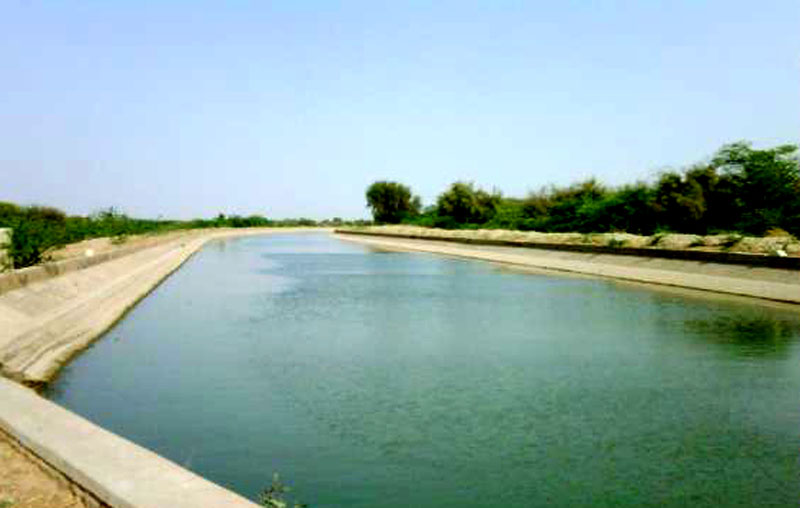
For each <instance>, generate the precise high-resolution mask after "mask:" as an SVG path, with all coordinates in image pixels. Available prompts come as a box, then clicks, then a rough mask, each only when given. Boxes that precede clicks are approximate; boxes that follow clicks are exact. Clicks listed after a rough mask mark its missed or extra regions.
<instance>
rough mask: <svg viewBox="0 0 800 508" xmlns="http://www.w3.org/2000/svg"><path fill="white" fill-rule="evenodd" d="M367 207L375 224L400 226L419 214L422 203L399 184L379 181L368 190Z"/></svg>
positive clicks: (407, 188) (408, 189) (409, 190)
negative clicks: (399, 224)
mask: <svg viewBox="0 0 800 508" xmlns="http://www.w3.org/2000/svg"><path fill="white" fill-rule="evenodd" d="M366 197H367V206H368V207H369V208H371V209H372V217H373V218H374V219H375V222H378V223H384V224H398V223H400V222H402V221H403V220H406V219H408V218H411V217H414V216H416V215H418V214H419V211H420V208H422V201H421V200H420V198H419V196H414V195H413V194H412V193H411V189H410V188H409V187H407V186H405V185H403V184H401V183H398V182H387V181H379V182H374V183H373V184H372V185H370V186H369V187H368V188H367V193H366Z"/></svg>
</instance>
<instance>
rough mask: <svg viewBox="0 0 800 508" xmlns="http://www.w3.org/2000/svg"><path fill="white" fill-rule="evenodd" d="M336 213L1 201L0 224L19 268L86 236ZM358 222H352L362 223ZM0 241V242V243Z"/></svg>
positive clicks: (288, 222) (260, 223) (306, 222)
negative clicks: (91, 208)
mask: <svg viewBox="0 0 800 508" xmlns="http://www.w3.org/2000/svg"><path fill="white" fill-rule="evenodd" d="M346 223H348V224H353V222H345V221H343V220H342V219H340V218H335V219H333V220H331V221H322V222H317V221H315V220H313V219H306V218H300V219H285V220H271V219H267V218H266V217H263V216H261V215H250V216H247V217H242V216H238V215H232V216H226V215H224V214H219V215H218V216H217V217H215V218H213V219H195V220H190V221H177V220H153V219H135V218H132V217H128V216H127V215H125V214H124V213H121V212H119V211H118V210H116V209H114V208H109V209H107V210H103V211H100V212H97V213H94V214H92V215H90V216H88V217H81V216H68V215H67V214H65V213H64V212H62V211H61V210H58V209H56V208H51V207H44V206H19V205H16V204H14V203H6V202H0V228H11V230H12V233H11V244H10V245H8V246H6V248H7V249H8V252H9V254H10V256H11V259H12V260H13V264H14V267H16V268H23V267H26V266H31V265H35V264H37V263H40V262H42V261H46V260H47V253H48V252H49V251H50V250H52V249H55V248H58V247H61V246H63V245H66V244H69V243H74V242H79V241H82V240H86V239H89V238H98V237H110V238H112V243H115V244H121V243H124V242H125V240H126V239H127V238H128V237H129V236H131V235H141V234H146V233H164V232H168V231H175V230H185V229H198V228H221V227H229V228H246V227H298V226H338V225H344V224H346ZM363 223H364V222H363V221H357V222H356V224H363ZM2 247H3V246H0V248H2Z"/></svg>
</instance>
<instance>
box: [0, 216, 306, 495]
mask: <svg viewBox="0 0 800 508" xmlns="http://www.w3.org/2000/svg"><path fill="white" fill-rule="evenodd" d="M298 231H304V232H307V231H313V230H309V229H298V230H294V229H286V228H281V229H252V230H226V231H210V232H209V231H206V232H201V233H193V234H187V235H182V236H180V237H178V238H171V239H168V240H167V241H163V242H161V243H158V242H154V244H153V245H149V244H148V245H147V246H146V247H144V248H134V249H127V250H122V249H121V250H120V251H117V252H116V253H114V254H111V255H109V256H107V258H105V259H102V260H101V262H98V261H97V260H96V259H92V260H90V261H88V262H87V260H84V259H77V260H69V261H64V262H61V263H59V264H57V266H56V267H50V268H49V269H48V268H46V267H45V268H40V269H39V270H38V271H28V273H27V274H23V276H22V277H16V278H15V274H13V273H11V274H4V276H7V277H8V278H7V279H6V280H7V281H8V280H11V279H13V280H12V282H10V283H8V284H7V286H5V291H4V292H1V293H0V372H2V374H3V375H4V376H5V377H6V378H9V379H3V378H0V431H2V432H0V438H2V437H3V433H5V434H6V437H8V438H10V440H12V441H14V442H15V443H17V444H18V445H19V446H21V447H23V448H24V449H25V450H27V451H28V452H29V453H31V454H32V455H34V456H35V457H38V459H40V460H41V461H43V462H44V463H45V464H46V465H48V467H51V468H53V469H55V470H56V471H58V472H59V474H62V475H63V476H64V477H66V478H67V479H68V480H69V481H72V482H74V483H75V484H76V485H77V486H78V487H79V489H80V490H82V491H85V492H86V493H88V494H87V495H88V496H89V497H92V498H94V499H95V500H97V501H98V505H101V506H102V505H108V506H112V507H115V508H116V507H126V508H127V507H130V508H134V507H135V508H144V507H153V508H155V507H164V506H171V507H187V508H188V507H197V506H231V507H242V508H244V507H254V506H256V505H255V504H254V503H252V502H250V501H249V500H247V499H245V498H243V497H241V496H239V495H237V494H234V493H232V492H230V491H228V490H226V489H224V488H222V487H220V486H218V485H215V484H213V483H211V482H209V481H208V480H205V479H203V478H201V477H199V476H197V475H195V474H193V473H191V472H189V471H187V470H185V469H183V468H182V467H180V466H178V465H176V464H174V463H172V462H170V461H168V460H166V459H164V458H162V457H159V456H158V455H156V454H154V453H152V452H150V451H148V450H145V449H144V448H142V447H139V446H137V445H135V444H134V443H131V442H129V441H127V440H125V439H123V438H121V437H119V436H116V435H114V434H112V433H110V432H108V431H105V430H104V429H102V428H100V427H98V426H96V425H94V424H92V423H91V422H89V421H87V420H85V419H83V418H81V417H79V416H77V415H75V414H73V413H71V412H69V411H67V410H65V409H63V408H61V407H59V406H58V405H56V404H53V403H52V402H50V401H48V400H46V399H44V398H42V397H40V396H38V395H37V394H36V392H35V391H33V390H32V389H30V388H29V387H40V386H42V385H44V384H45V383H47V382H48V381H49V380H50V379H51V378H52V377H53V376H54V375H55V374H56V373H57V371H58V369H59V368H61V366H63V365H64V364H65V363H66V362H68V361H69V360H70V359H71V358H72V357H73V356H75V355H76V354H78V353H79V352H80V351H82V350H83V349H85V348H86V347H88V346H89V345H90V344H91V343H92V342H93V341H94V340H96V339H97V338H98V337H99V336H100V335H102V334H103V333H104V332H105V331H106V330H107V329H108V328H109V327H111V326H112V325H113V324H114V323H115V322H116V321H117V320H118V319H119V318H120V317H122V316H123V315H124V314H125V312H126V311H127V310H128V309H130V308H131V307H132V306H133V305H135V304H136V302H138V301H139V300H140V299H141V298H143V297H144V296H146V295H147V294H148V293H149V292H150V291H152V290H153V289H154V288H155V287H156V286H157V285H158V284H159V283H160V282H161V281H162V280H164V279H165V278H166V277H167V276H169V275H170V274H171V273H172V272H173V271H175V270H176V269H177V268H178V267H180V266H181V265H182V264H183V263H184V262H185V261H186V260H187V259H188V258H189V257H190V256H191V255H192V254H194V253H195V252H197V251H198V250H199V249H200V248H201V247H202V246H203V245H205V244H206V243H207V242H209V241H211V240H216V239H222V238H229V237H234V236H249V235H268V234H276V233H288V232H298ZM30 273H35V276H33V277H29V276H28V275H30ZM17 275H19V274H17ZM11 380H13V381H16V382H12V381H11ZM22 385H27V387H26V386H22ZM0 472H2V464H0Z"/></svg>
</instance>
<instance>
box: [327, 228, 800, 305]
mask: <svg viewBox="0 0 800 508" xmlns="http://www.w3.org/2000/svg"><path fill="white" fill-rule="evenodd" d="M337 235H338V236H339V237H340V238H342V239H347V240H350V241H355V242H359V243H362V244H365V245H371V246H373V247H376V248H380V249H388V250H405V251H419V252H429V253H433V254H442V255H447V256H453V257H461V258H469V259H480V260H484V261H491V262H495V263H502V264H507V265H513V266H518V267H523V268H533V269H543V270H551V271H557V272H569V273H575V274H581V275H589V276H594V277H605V278H610V279H616V280H623V281H629V282H638V283H647V284H657V285H661V286H671V287H678V288H684V289H692V290H700V291H708V292H713V293H722V294H727V295H736V296H744V297H751V298H759V299H763V300H770V301H774V302H782V303H790V304H800V270H797V269H789V268H770V267H764V266H750V265H747V264H744V262H743V261H742V262H738V263H735V264H731V263H730V261H729V260H730V256H728V255H727V254H720V258H721V260H722V259H724V261H721V262H719V263H714V262H713V261H712V260H713V254H715V253H705V254H706V257H705V258H704V259H705V260H704V261H695V260H686V259H669V258H664V257H663V256H658V257H653V256H645V255H642V254H641V253H640V254H639V255H625V254H622V255H620V254H612V253H609V251H608V250H607V249H602V250H598V251H596V252H592V251H591V250H585V251H583V252H574V251H566V250H546V249H529V248H521V247H513V246H501V245H492V244H488V245H481V243H480V242H479V241H473V242H470V243H467V244H465V243H463V242H450V241H447V240H444V239H435V240H422V239H412V238H406V237H398V236H395V235H382V234H377V233H371V234H368V235H367V234H364V233H357V234H353V233H348V232H347V231H337ZM745 259H746V258H745ZM753 259H756V258H755V257H754V258H753Z"/></svg>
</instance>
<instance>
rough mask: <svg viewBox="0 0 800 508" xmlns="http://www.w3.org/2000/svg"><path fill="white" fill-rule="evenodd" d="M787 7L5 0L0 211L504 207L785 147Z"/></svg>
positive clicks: (792, 135) (795, 103) (790, 98)
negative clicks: (465, 188)
mask: <svg viewBox="0 0 800 508" xmlns="http://www.w3.org/2000/svg"><path fill="white" fill-rule="evenodd" d="M798 26H800V2H798V1H797V0H786V1H768V0H767V1H764V2H752V1H750V0H748V1H738V0H720V1H701V0H691V1H689V0H687V1H680V0H674V1H669V2H667V1H658V0H641V1H638V2H633V1H631V2H623V1H619V2H612V1H602V0H598V1H589V0H586V1H556V0H553V1H550V2H533V1H531V2H512V1H485V2H472V1H454V2H449V1H437V2H411V1H409V2H403V1H396V2H380V1H363V2H360V1H353V2H310V1H300V0H295V1H288V0H287V1H282V2H269V1H252V2H248V1H239V0H231V1H219V2H210V1H201V0H195V1H188V0H187V1H167V0H163V1H157V0H152V1H145V0H137V1H127V0H114V1H108V0H84V1H80V2H78V1H65V0H48V1H32V0H27V1H21V0H6V1H4V2H3V9H2V16H0V62H2V65H0V201H12V202H16V203H20V204H34V203H35V204H45V205H50V206H55V207H58V208H61V209H63V210H65V211H67V212H68V213H70V214H81V215H83V214H89V213H92V212H95V211H98V210H100V209H105V208H108V207H110V206H114V207H116V208H117V209H119V210H121V211H123V212H125V213H127V214H129V215H132V216H136V217H147V218H156V217H164V218H178V219H188V218H194V217H211V216H215V215H216V214H218V213H226V214H229V215H230V214H243V215H249V214H262V215H266V216H268V217H273V218H287V217H300V216H304V217H312V218H317V219H322V218H330V217H335V216H338V217H344V218H362V217H364V218H365V217H368V216H369V210H368V209H367V208H366V203H365V199H364V191H365V189H366V188H367V186H369V184H370V183H372V182H374V181H376V180H395V181H399V182H402V183H405V184H406V185H408V186H410V187H411V188H412V190H413V191H414V192H415V193H417V194H419V195H420V196H421V197H422V199H423V202H424V203H425V204H431V203H433V202H434V201H435V199H436V196H437V195H438V194H440V193H441V192H443V191H444V190H445V189H446V188H447V187H448V186H449V185H450V184H451V183H452V182H454V181H458V180H463V181H472V182H474V183H475V184H477V185H478V186H481V187H483V188H486V189H487V190H491V189H496V190H499V191H501V192H502V193H503V194H504V195H508V196H519V197H521V196H524V195H526V194H527V193H528V192H530V191H535V190H538V189H540V188H541V187H543V186H547V185H550V184H555V185H567V184H570V183H574V182H577V181H579V180H582V179H586V178H590V177H596V178H598V179H599V180H600V181H602V182H603V183H606V184H608V185H621V184H625V183H632V182H634V181H637V180H645V181H652V180H653V179H655V178H656V177H657V175H658V172H659V171H663V170H664V169H667V168H681V167H684V166H687V165H689V164H692V163H696V162H701V161H702V160H704V159H706V158H708V157H709V156H711V155H712V154H713V153H714V151H716V150H717V149H718V148H719V147H720V146H721V145H723V144H724V143H729V142H732V141H737V140H749V141H752V142H753V143H754V146H756V147H757V148H762V147H764V148H765V147H771V146H774V145H777V144H783V143H797V137H798V134H799V133H800V37H799V36H798V29H797V27H798Z"/></svg>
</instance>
